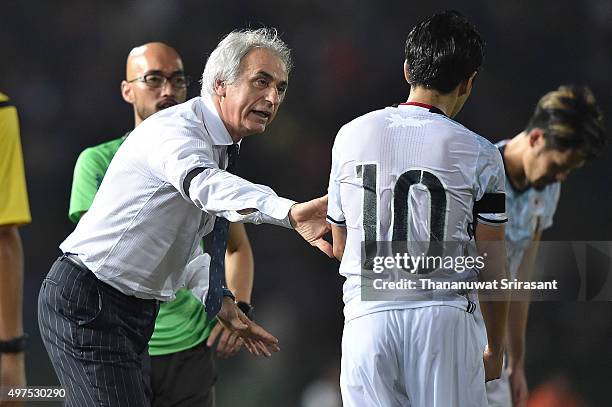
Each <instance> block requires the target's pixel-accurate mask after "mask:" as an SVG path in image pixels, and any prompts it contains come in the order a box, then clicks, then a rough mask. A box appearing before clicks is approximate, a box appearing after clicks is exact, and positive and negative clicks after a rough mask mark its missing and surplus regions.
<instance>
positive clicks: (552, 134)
mask: <svg viewBox="0 0 612 407" xmlns="http://www.w3.org/2000/svg"><path fill="white" fill-rule="evenodd" d="M536 127H537V128H540V129H542V130H543V131H544V138H545V140H546V148H547V149H555V150H568V149H572V150H578V151H580V153H581V154H583V155H584V156H585V158H592V157H595V156H596V155H598V154H599V153H600V152H601V150H602V148H603V147H604V146H605V145H606V143H607V138H606V130H605V126H604V121H603V114H602V113H601V110H600V109H599V106H598V105H597V101H596V100H595V96H593V92H592V91H591V89H589V87H588V86H574V85H564V86H560V87H559V88H558V89H557V90H553V91H552V92H548V93H547V94H546V95H544V96H543V97H542V98H541V99H540V101H539V102H538V104H537V105H536V108H535V112H534V113H533V116H531V119H530V120H529V122H528V123H527V127H526V128H525V131H526V132H529V131H531V130H532V129H534V128H536Z"/></svg>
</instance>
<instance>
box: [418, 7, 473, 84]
mask: <svg viewBox="0 0 612 407" xmlns="http://www.w3.org/2000/svg"><path fill="white" fill-rule="evenodd" d="M484 49H485V42H484V40H483V39H482V38H481V37H480V34H479V33H478V31H477V30H476V28H475V27H474V26H473V25H472V24H471V23H470V22H469V21H468V20H467V19H466V18H465V17H464V16H463V15H462V14H461V13H459V12H457V11H443V12H440V13H436V14H434V15H433V16H431V17H429V18H428V19H426V20H424V21H421V22H420V23H418V24H417V25H416V26H415V27H414V28H413V29H412V31H410V33H409V34H408V38H407V39H406V61H407V63H408V77H409V82H410V85H411V86H424V87H426V88H430V89H435V90H437V91H439V92H441V93H442V94H447V93H449V92H450V91H452V90H453V89H454V88H456V87H457V85H459V84H460V83H461V82H462V81H464V80H466V79H468V78H469V77H470V75H472V74H473V73H474V72H476V71H477V70H478V68H479V67H480V65H482V61H483V59H484Z"/></svg>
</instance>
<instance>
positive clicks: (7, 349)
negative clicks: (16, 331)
mask: <svg viewBox="0 0 612 407" xmlns="http://www.w3.org/2000/svg"><path fill="white" fill-rule="evenodd" d="M29 338H30V337H29V336H28V334H23V335H21V336H18V337H16V338H13V339H10V340H8V341H0V353H19V352H23V351H24V350H25V348H26V346H27V344H28V339H29Z"/></svg>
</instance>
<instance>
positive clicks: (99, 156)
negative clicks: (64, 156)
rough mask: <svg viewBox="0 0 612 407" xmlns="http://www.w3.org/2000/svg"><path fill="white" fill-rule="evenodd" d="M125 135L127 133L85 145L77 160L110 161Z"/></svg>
mask: <svg viewBox="0 0 612 407" xmlns="http://www.w3.org/2000/svg"><path fill="white" fill-rule="evenodd" d="M126 136H127V134H125V135H123V136H121V137H118V138H116V139H112V140H109V141H105V142H103V143H100V144H97V145H95V146H91V147H87V148H86V149H84V150H83V151H82V152H81V154H80V155H79V161H81V162H83V161H99V160H103V161H110V160H111V159H112V158H113V156H114V155H115V154H116V153H117V150H119V147H120V146H121V144H122V143H123V142H124V141H125V138H126Z"/></svg>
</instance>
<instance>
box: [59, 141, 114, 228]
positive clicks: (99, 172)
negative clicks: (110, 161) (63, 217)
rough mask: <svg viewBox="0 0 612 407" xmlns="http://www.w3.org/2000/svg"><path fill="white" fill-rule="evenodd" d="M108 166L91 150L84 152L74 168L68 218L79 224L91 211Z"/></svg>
mask: <svg viewBox="0 0 612 407" xmlns="http://www.w3.org/2000/svg"><path fill="white" fill-rule="evenodd" d="M106 170H107V166H106V164H105V162H104V160H102V159H101V157H100V156H99V154H98V153H97V152H96V151H95V150H94V149H91V148H88V149H85V150H83V152H82V153H81V154H80V155H79V158H78V159H77V162H76V164H75V166H74V176H73V178H72V190H71V191H70V207H69V209H68V217H69V218H70V220H71V221H72V222H74V223H77V222H78V221H79V220H80V219H81V217H82V216H83V215H84V214H85V212H87V211H88V210H89V208H90V207H91V204H92V203H93V200H94V198H95V196H96V193H97V192H98V189H99V188H100V184H101V183H102V179H103V178H104V174H105V173H106Z"/></svg>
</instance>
